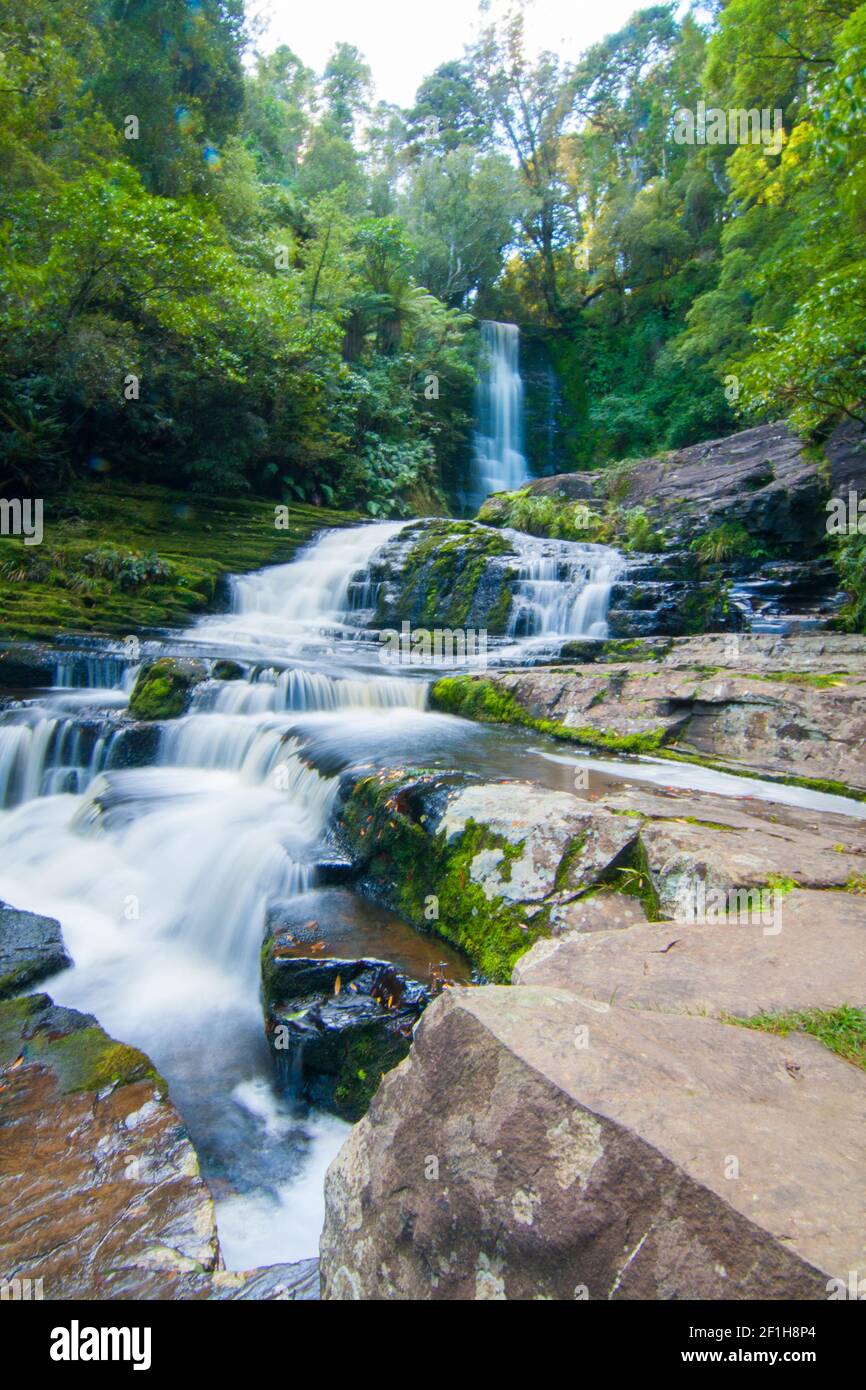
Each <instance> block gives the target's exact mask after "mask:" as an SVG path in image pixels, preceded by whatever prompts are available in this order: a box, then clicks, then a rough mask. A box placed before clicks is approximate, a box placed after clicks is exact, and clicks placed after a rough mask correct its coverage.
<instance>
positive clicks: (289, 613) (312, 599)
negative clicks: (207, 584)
mask: <svg viewBox="0 0 866 1390" xmlns="http://www.w3.org/2000/svg"><path fill="white" fill-rule="evenodd" d="M405 525H406V523H405V522H403V521H385V522H377V523H374V524H373V525H369V526H359V527H355V528H347V529H345V530H340V531H330V532H328V533H326V534H325V535H324V536H323V537H321V539H319V540H318V541H316V542H315V543H314V544H313V545H311V546H309V547H308V548H307V549H306V550H305V551H304V552H303V553H302V554H301V555H300V556H299V557H298V558H297V559H296V560H293V561H292V562H291V563H290V564H288V565H273V566H271V567H270V568H269V569H266V570H260V571H258V572H257V573H256V574H245V575H239V576H236V577H235V578H234V579H233V580H232V586H231V597H232V611H231V613H230V614H229V615H228V616H227V617H223V618H206V619H203V620H202V622H201V623H200V624H198V625H197V627H196V628H195V629H194V632H195V634H196V635H198V636H206V637H207V638H208V639H209V640H211V641H217V642H221V643H229V644H230V645H234V646H252V647H267V649H268V651H269V653H270V654H272V655H273V654H275V653H277V652H280V651H286V652H290V651H291V650H292V649H293V648H296V647H297V646H298V644H299V643H300V642H302V641H304V640H305V639H307V640H309V639H311V638H312V639H315V638H317V637H318V638H321V637H322V636H325V635H327V632H328V630H340V629H346V628H348V629H350V630H359V629H362V628H363V627H364V626H365V625H366V623H367V622H368V621H369V620H370V618H371V617H372V616H373V611H374V610H375V606H376V600H377V596H378V586H377V585H376V583H375V582H374V581H373V580H372V579H371V577H370V572H369V571H370V564H371V561H372V560H373V558H374V556H375V555H376V553H377V552H378V551H379V550H381V549H382V547H383V546H384V545H385V544H386V543H387V542H388V541H389V540H391V538H392V537H393V536H396V535H397V534H398V532H400V531H401V530H402V529H403V527H404V526H405Z"/></svg>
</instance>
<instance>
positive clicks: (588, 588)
mask: <svg viewBox="0 0 866 1390" xmlns="http://www.w3.org/2000/svg"><path fill="white" fill-rule="evenodd" d="M508 534H509V537H510V538H511V539H512V540H513V541H514V544H515V546H516V547H517V548H518V550H519V551H520V552H521V559H520V566H519V569H518V578H517V581H516V584H515V592H514V604H513V606H512V610H511V617H510V619H509V626H508V631H509V635H510V636H512V637H518V638H552V637H558V638H564V637H606V636H607V632H608V628H607V612H608V608H609V607H610V596H611V591H612V589H613V586H614V584H615V583H616V580H617V578H618V576H619V575H620V574H621V573H622V569H623V559H622V556H621V555H620V554H619V552H618V551H616V550H611V549H610V547H608V546H606V545H590V544H583V543H581V542H579V541H558V540H548V541H540V540H530V539H529V538H528V537H525V536H521V535H520V533H519V532H517V531H514V532H509V533H508Z"/></svg>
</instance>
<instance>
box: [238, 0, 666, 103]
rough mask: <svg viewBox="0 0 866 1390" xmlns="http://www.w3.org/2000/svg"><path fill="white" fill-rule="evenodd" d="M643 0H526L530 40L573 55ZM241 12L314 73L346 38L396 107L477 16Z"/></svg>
mask: <svg viewBox="0 0 866 1390" xmlns="http://www.w3.org/2000/svg"><path fill="white" fill-rule="evenodd" d="M648 3H650V0H604V3H603V4H599V3H598V0H533V3H532V4H531V5H530V7H529V11H528V15H527V36H528V39H529V43H530V46H531V47H532V48H533V49H535V50H538V51H540V50H542V49H545V48H548V49H551V50H552V51H553V52H554V53H559V54H561V55H562V56H563V57H565V58H568V59H572V60H573V59H575V58H577V57H578V55H579V54H580V53H582V52H583V50H584V49H585V48H588V47H589V46H590V44H593V43H596V42H597V40H598V39H601V38H604V36H605V34H612V33H615V32H616V30H617V29H619V28H620V27H621V26H622V24H623V23H624V22H625V20H627V19H628V17H629V15H631V14H632V13H633V12H634V11H635V10H638V9H642V8H644V7H645V6H646V5H647V4H648ZM504 8H506V6H505V4H504V3H502V0H495V3H494V4H493V6H492V9H493V11H494V12H501V11H502V10H503V9H504ZM248 10H249V11H252V13H253V14H256V15H259V16H261V17H263V18H264V19H265V20H266V23H267V28H266V30H265V33H264V34H263V36H262V37H261V39H260V40H259V43H258V47H259V48H260V49H262V50H263V51H265V52H270V51H271V50H272V49H274V48H276V47H277V46H278V44H281V43H286V44H288V45H289V47H290V48H292V49H293V50H294V51H295V53H297V55H298V57H299V58H300V59H301V60H302V61H303V62H304V63H306V64H307V66H308V67H311V68H313V69H314V70H315V71H316V72H321V70H322V68H323V67H324V66H325V63H326V62H327V60H328V57H329V55H330V53H331V50H332V49H333V47H334V45H335V44H336V43H353V44H354V45H355V46H356V48H359V49H360V50H361V52H362V53H363V55H364V57H365V58H366V60H367V62H368V63H369V65H370V67H371V68H372V70H373V78H374V81H375V83H376V94H377V96H378V97H379V98H381V99H382V100H383V101H390V102H396V103H397V104H398V105H400V106H411V105H412V103H413V100H414V97H415V92H416V90H417V88H418V86H419V84H420V82H421V80H422V78H424V77H426V76H427V75H428V74H429V73H431V72H432V71H433V69H434V68H436V67H438V65H439V64H440V63H444V62H446V61H447V60H448V59H449V58H459V56H460V54H461V53H462V52H463V46H464V44H466V43H467V42H468V41H469V40H470V39H471V38H472V37H473V35H474V34H475V32H476V31H477V29H478V27H479V24H480V23H483V22H484V17H483V16H480V14H479V8H478V4H477V0H300V3H299V2H298V0H249V4H248Z"/></svg>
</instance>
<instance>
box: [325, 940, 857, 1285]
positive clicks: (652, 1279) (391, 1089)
mask: <svg viewBox="0 0 866 1390" xmlns="http://www.w3.org/2000/svg"><path fill="white" fill-rule="evenodd" d="M636 930H641V928H637V929H636ZM864 1135H866V1077H864V1075H863V1073H862V1072H861V1071H860V1070H859V1069H857V1068H855V1067H853V1066H851V1065H849V1064H848V1063H846V1062H845V1061H842V1060H841V1059H840V1058H838V1057H835V1056H833V1055H832V1053H831V1052H830V1051H829V1050H827V1049H826V1048H824V1047H823V1046H822V1045H821V1044H820V1043H819V1042H817V1041H816V1040H814V1039H812V1038H808V1037H801V1036H794V1035H791V1036H788V1037H785V1038H782V1037H777V1036H770V1035H767V1034H765V1033H760V1032H754V1031H751V1030H748V1029H745V1028H740V1027H735V1026H733V1025H729V1024H726V1023H723V1022H720V1021H717V1020H716V1019H712V1018H701V1017H696V1016H694V1015H686V1014H681V1013H666V1012H663V1011H661V1010H652V1011H643V1010H639V1009H637V1008H635V1007H625V1008H624V1007H620V1006H619V1005H618V1004H614V1005H612V1004H611V1003H610V1002H607V1001H605V1002H602V1001H600V1000H596V999H583V998H581V997H580V996H579V995H578V994H576V993H573V992H571V991H568V990H563V989H557V988H553V987H540V986H529V985H526V986H521V987H516V988H514V987H512V988H510V989H508V988H500V987H496V986H486V987H483V988H480V989H474V990H470V989H462V988H461V989H455V990H452V991H449V992H448V993H447V994H446V995H444V996H443V997H442V998H440V999H438V1000H437V1001H436V1002H435V1003H434V1004H433V1005H431V1007H430V1008H429V1009H428V1010H427V1012H426V1014H425V1016H424V1018H423V1019H422V1021H421V1024H420V1025H419V1027H418V1030H417V1032H416V1036H415V1042H414V1045H413V1048H412V1051H411V1053H410V1055H409V1057H408V1058H407V1059H406V1061H405V1062H403V1063H402V1064H401V1065H400V1066H399V1067H398V1068H397V1069H396V1070H395V1071H393V1072H391V1073H390V1074H389V1075H388V1076H387V1077H386V1078H385V1080H384V1082H383V1084H382V1086H381V1088H380V1090H379V1092H378V1094H377V1096H376V1097H375V1099H374V1100H373V1103H372V1105H371V1107H370V1110H369V1112H368V1114H367V1115H366V1116H365V1118H364V1119H363V1120H362V1121H361V1122H360V1124H359V1125H357V1126H356V1128H355V1129H354V1130H353V1132H352V1134H351V1135H350V1137H349V1139H348V1140H347V1142H346V1144H345V1145H344V1147H343V1149H342V1150H341V1152H340V1154H339V1155H338V1156H337V1158H336V1159H335V1160H334V1162H333V1163H332V1165H331V1167H330V1169H329V1171H328V1175H327V1179H326V1218H325V1226H324V1231H323V1234H322V1242H321V1270H322V1280H323V1285H322V1288H323V1297H325V1298H327V1299H413V1300H416V1299H496V1300H499V1299H539V1298H540V1299H551V1298H553V1299H568V1300H573V1299H583V1298H590V1299H606V1300H610V1299H664V1300H668V1299H729V1298H735V1299H779V1300H789V1299H824V1298H826V1297H827V1294H828V1281H829V1280H830V1279H831V1278H840V1279H842V1280H844V1281H847V1279H848V1272H849V1271H850V1270H852V1269H858V1268H860V1269H862V1268H863V1261H864V1258H866V1245H864V1235H863V1232H864V1230H866V1191H864V1187H863V1183H862V1180H861V1175H862V1172H863V1167H864V1163H866V1139H864Z"/></svg>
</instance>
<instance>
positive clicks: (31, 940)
mask: <svg viewBox="0 0 866 1390" xmlns="http://www.w3.org/2000/svg"><path fill="white" fill-rule="evenodd" d="M71 964H72V959H71V957H70V955H69V953H68V952H67V950H66V947H65V946H64V944H63V934H62V932H61V930H60V923H59V922H55V920H54V918H53V917H40V916H39V915H38V913H35V912H19V911H18V910H17V909H16V908H14V907H8V906H7V905H6V904H5V903H0V999H7V998H9V997H10V996H11V995H13V994H20V993H22V991H23V990H25V989H28V988H29V987H30V985H34V984H36V983H37V982H38V981H39V980H44V979H46V978H47V977H48V976H49V975H55V974H56V973H57V971H58V970H65V969H67V967H68V966H70V965H71Z"/></svg>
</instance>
